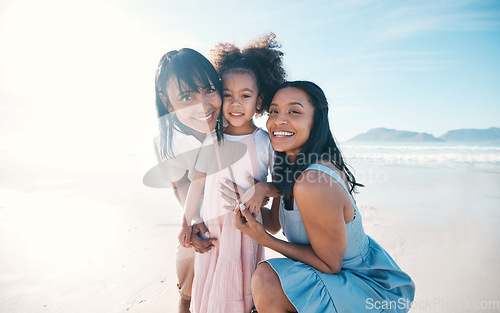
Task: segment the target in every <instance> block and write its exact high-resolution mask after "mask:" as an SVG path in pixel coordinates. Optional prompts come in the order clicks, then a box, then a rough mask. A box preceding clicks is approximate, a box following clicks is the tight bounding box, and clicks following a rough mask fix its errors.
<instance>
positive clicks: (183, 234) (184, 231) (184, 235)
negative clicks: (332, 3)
mask: <svg viewBox="0 0 500 313" xmlns="http://www.w3.org/2000/svg"><path fill="white" fill-rule="evenodd" d="M191 232H192V227H191V226H187V225H182V228H181V231H180V232H179V235H177V239H179V243H180V244H181V246H183V247H184V248H191V247H192V245H191Z"/></svg>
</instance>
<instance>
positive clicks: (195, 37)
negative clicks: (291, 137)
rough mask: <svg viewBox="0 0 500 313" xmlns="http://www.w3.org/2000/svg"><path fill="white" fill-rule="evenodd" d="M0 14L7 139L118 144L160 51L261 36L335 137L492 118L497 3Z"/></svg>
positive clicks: (148, 107)
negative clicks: (324, 112) (317, 99)
mask: <svg viewBox="0 0 500 313" xmlns="http://www.w3.org/2000/svg"><path fill="white" fill-rule="evenodd" d="M0 18H1V22H0V40H1V41H0V42H1V44H2V51H0V70H1V71H0V138H1V137H2V136H3V138H4V139H5V138H8V142H9V144H10V145H12V143H13V141H17V140H19V141H22V140H25V139H27V138H38V139H39V140H41V139H42V138H43V139H44V140H46V141H47V144H48V146H47V147H48V148H52V149H55V148H57V147H58V146H60V145H61V142H65V143H66V142H80V143H81V142H83V141H84V140H88V139H89V138H90V139H91V140H92V142H93V143H94V144H95V145H96V147H97V146H99V147H102V148H106V147H109V146H110V145H111V146H113V145H115V146H114V147H115V148H116V146H117V145H127V144H128V143H129V142H130V140H129V139H130V138H131V137H133V136H134V135H135V134H136V133H137V132H138V130H139V129H140V128H141V127H142V126H143V125H144V124H146V123H148V121H149V119H150V118H151V116H152V115H153V116H154V114H155V112H154V104H153V102H154V93H153V77H154V70H155V67H156V64H157V62H158V60H159V58H160V57H161V55H162V54H163V53H165V52H166V51H168V50H170V49H178V48H181V47H184V46H188V47H192V48H195V49H197V50H199V51H200V52H202V53H203V54H205V55H207V54H208V52H209V50H210V48H211V47H212V46H213V45H214V44H215V43H217V42H219V41H226V42H227V41H230V42H233V41H234V42H235V43H237V44H239V45H242V46H243V45H245V44H246V43H247V42H248V41H250V40H252V39H254V38H256V37H258V36H261V35H263V34H265V33H266V32H268V31H273V32H274V33H276V35H277V37H278V40H279V41H280V42H281V43H282V44H283V51H284V52H285V53H286V55H285V64H286V67H287V69H288V73H289V75H288V78H289V79H290V80H296V79H307V80H311V81H314V82H316V83H318V84H319V85H320V86H321V87H322V88H323V89H324V90H325V92H326V94H327V97H328V99H329V101H330V104H331V106H332V110H331V112H332V113H331V114H332V115H331V117H332V119H331V121H332V129H333V131H334V134H335V136H336V137H337V139H339V140H341V141H343V140H347V139H349V138H351V137H353V136H355V135H357V134H359V133H361V132H365V131H367V130H369V129H371V128H374V127H388V128H395V129H400V130H411V131H423V132H430V133H432V134H433V135H435V136H440V135H442V134H443V133H444V132H446V131H447V130H451V129H458V128H487V127H491V126H497V127H498V126H500V88H499V86H500V57H499V56H500V1H476V0H474V1H461V0H458V1H457V0H453V1H451V0H450V1H369V0H367V1H330V0H322V1H261V0H258V1H213V2H210V1H189V0H184V1H134V2H133V1H114V0H113V1H111V0H103V1H61V0H47V1H42V2H40V1H35V0H28V1H12V0H7V1H4V2H2V4H0ZM63 134H64V135H63ZM132 141H133V140H132ZM74 146H75V147H76V146H77V144H76V143H75V144H74Z"/></svg>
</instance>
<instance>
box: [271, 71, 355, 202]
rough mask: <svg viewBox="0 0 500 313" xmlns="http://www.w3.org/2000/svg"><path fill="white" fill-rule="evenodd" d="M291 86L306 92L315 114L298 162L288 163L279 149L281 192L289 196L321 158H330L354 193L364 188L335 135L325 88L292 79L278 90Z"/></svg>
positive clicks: (276, 171)
mask: <svg viewBox="0 0 500 313" xmlns="http://www.w3.org/2000/svg"><path fill="white" fill-rule="evenodd" d="M288 87H293V88H298V89H301V90H303V91H304V92H306V93H307V95H308V99H309V102H310V103H311V104H312V106H313V107H314V117H313V126H312V128H311V132H310V134H309V138H308V139H307V141H306V143H305V144H304V146H303V147H302V150H301V151H300V152H299V153H298V154H297V156H296V158H295V162H293V163H291V162H289V160H288V158H287V155H286V153H285V152H276V157H275V164H274V175H273V183H274V184H275V185H276V187H277V188H278V189H279V191H280V193H281V194H283V195H284V196H285V199H290V198H291V197H292V195H293V186H294V184H295V181H296V180H297V178H298V177H299V176H300V175H301V174H302V172H303V171H304V170H305V169H306V168H307V167H308V166H309V165H311V164H313V163H316V162H317V161H319V160H328V161H331V162H332V163H333V164H334V165H335V166H336V167H337V168H338V169H339V170H341V171H342V172H343V173H344V174H345V176H346V178H347V181H348V183H349V186H348V187H349V191H350V192H354V191H355V188H356V187H357V186H360V187H362V186H363V185H362V184H359V183H358V182H356V178H355V177H354V175H353V174H352V173H351V171H350V170H349V169H348V167H347V164H346V163H345V162H344V158H343V157H342V153H341V152H340V150H339V148H338V147H337V144H336V142H335V139H334V138H333V135H332V132H331V130H330V124H329V122H328V101H327V100H326V96H325V93H324V92H323V90H321V88H320V87H319V86H318V85H316V84H315V83H312V82H309V81H292V82H285V83H283V84H282V85H281V86H280V88H279V89H278V91H279V90H280V89H283V88H288ZM287 209H292V208H287Z"/></svg>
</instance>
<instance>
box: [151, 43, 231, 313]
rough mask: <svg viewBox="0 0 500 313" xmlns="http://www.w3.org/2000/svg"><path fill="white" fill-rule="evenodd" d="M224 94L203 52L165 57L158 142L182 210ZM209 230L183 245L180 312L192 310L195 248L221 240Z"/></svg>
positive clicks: (158, 87)
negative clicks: (205, 236)
mask: <svg viewBox="0 0 500 313" xmlns="http://www.w3.org/2000/svg"><path fill="white" fill-rule="evenodd" d="M221 90H222V87H221V84H220V80H219V76H218V75H217V72H216V70H215V69H214V67H213V66H212V64H211V63H210V62H209V61H208V60H207V58H205V57H204V56H203V55H201V54H200V53H199V52H197V51H195V50H192V49H189V48H184V49H180V50H172V51H170V52H168V53H166V54H165V55H164V56H163V57H162V58H161V60H160V63H159V65H158V68H157V70H156V76H155V91H156V110H157V114H158V122H159V129H160V135H159V136H158V137H157V138H155V149H156V152H157V157H158V162H160V165H161V169H162V173H161V174H162V175H161V176H162V179H163V181H167V182H169V183H170V184H171V186H172V187H173V188H174V193H175V196H176V197H177V200H178V201H179V203H180V205H181V206H182V207H184V204H185V201H186V195H187V191H188V189H189V186H190V184H191V181H192V180H193V170H194V166H195V163H196V158H197V156H198V153H199V150H200V148H201V145H202V142H203V140H204V139H205V136H206V134H207V133H210V132H212V131H213V130H214V129H215V128H216V125H217V118H218V116H219V113H220V110H221V105H222V99H221V94H220V93H221ZM185 223H186V221H183V224H185ZM206 231H207V229H206V227H204V224H203V223H199V224H197V225H196V226H194V227H193V235H192V236H191V240H190V247H191V246H193V247H194V248H195V249H191V248H190V247H182V246H180V245H178V246H177V251H176V270H177V278H178V280H179V283H178V284H177V286H178V288H179V292H180V302H179V313H181V312H182V313H185V312H189V307H190V301H191V288H192V283H193V277H194V255H195V250H196V251H197V252H207V251H208V250H210V249H211V248H212V247H213V243H214V241H215V239H208V240H203V239H202V238H200V236H197V234H198V233H201V234H205V232H206Z"/></svg>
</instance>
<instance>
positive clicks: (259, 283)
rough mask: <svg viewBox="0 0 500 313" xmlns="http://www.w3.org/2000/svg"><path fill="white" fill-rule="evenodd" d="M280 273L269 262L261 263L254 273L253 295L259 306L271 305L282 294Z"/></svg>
mask: <svg viewBox="0 0 500 313" xmlns="http://www.w3.org/2000/svg"><path fill="white" fill-rule="evenodd" d="M282 293H283V291H282V289H281V283H280V280H279V278H278V275H277V274H276V272H275V271H274V270H273V268H272V267H271V266H270V265H269V264H268V263H261V264H259V266H257V268H256V269H255V272H254V273H253V275H252V296H253V300H254V302H255V305H256V306H257V308H258V307H262V306H268V305H271V304H272V302H274V300H277V297H276V296H277V295H278V294H282Z"/></svg>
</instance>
